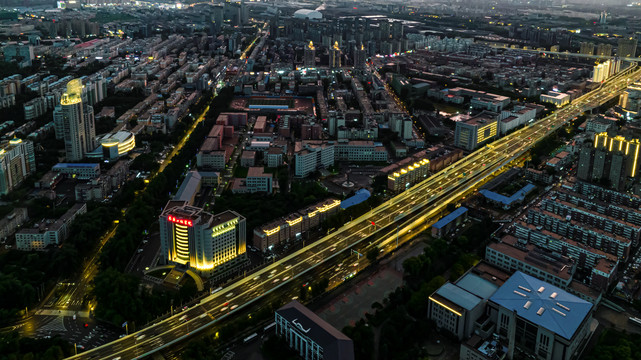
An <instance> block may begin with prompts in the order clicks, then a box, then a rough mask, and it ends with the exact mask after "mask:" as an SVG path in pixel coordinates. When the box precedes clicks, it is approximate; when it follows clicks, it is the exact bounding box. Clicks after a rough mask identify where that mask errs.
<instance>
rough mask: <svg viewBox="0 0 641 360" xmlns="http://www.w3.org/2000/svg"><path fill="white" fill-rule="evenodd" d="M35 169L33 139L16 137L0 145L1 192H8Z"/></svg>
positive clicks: (3, 193)
mask: <svg viewBox="0 0 641 360" xmlns="http://www.w3.org/2000/svg"><path fill="white" fill-rule="evenodd" d="M35 171H36V159H35V155H34V152H33V143H32V142H31V141H29V140H21V139H18V138H15V139H11V140H9V141H8V142H7V143H4V144H2V145H0V194H2V195H6V194H8V193H9V192H10V191H11V190H13V189H15V188H16V187H17V186H18V185H20V184H21V183H22V182H23V181H24V180H25V179H26V178H27V177H28V176H29V175H31V174H33V173H34V172H35Z"/></svg>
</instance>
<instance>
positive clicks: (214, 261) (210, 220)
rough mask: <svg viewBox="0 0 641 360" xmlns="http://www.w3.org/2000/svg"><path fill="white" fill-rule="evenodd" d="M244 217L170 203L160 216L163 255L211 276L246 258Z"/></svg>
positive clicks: (167, 259) (228, 212)
mask: <svg viewBox="0 0 641 360" xmlns="http://www.w3.org/2000/svg"><path fill="white" fill-rule="evenodd" d="M245 229H246V225H245V218H244V217H243V216H241V215H239V214H238V213H236V212H234V211H231V210H227V211H224V212H222V213H220V214H211V213H208V212H206V211H204V210H203V209H201V208H198V207H195V206H191V205H188V202H186V201H176V200H171V201H169V202H168V203H167V205H166V206H165V209H164V210H163V212H162V214H161V215H160V244H161V256H162V259H163V260H164V261H165V263H168V264H183V265H188V266H189V267H190V268H193V269H195V270H198V271H199V272H200V273H201V275H205V276H210V275H212V274H213V273H214V272H216V271H221V270H228V269H230V268H233V266H234V265H237V264H238V263H242V261H244V260H245V259H246V256H247V255H246V243H245V231H246V230H245Z"/></svg>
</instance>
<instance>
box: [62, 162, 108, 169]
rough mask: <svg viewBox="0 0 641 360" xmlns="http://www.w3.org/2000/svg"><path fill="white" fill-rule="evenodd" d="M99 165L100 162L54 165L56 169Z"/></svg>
mask: <svg viewBox="0 0 641 360" xmlns="http://www.w3.org/2000/svg"><path fill="white" fill-rule="evenodd" d="M99 166H100V164H96V163H57V164H56V165H54V166H53V167H54V169H55V168H58V169H61V168H95V167H99Z"/></svg>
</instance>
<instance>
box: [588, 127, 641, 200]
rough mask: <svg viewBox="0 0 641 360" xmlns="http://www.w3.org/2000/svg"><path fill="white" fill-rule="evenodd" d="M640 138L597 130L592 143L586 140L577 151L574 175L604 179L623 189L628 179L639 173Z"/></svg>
mask: <svg viewBox="0 0 641 360" xmlns="http://www.w3.org/2000/svg"><path fill="white" fill-rule="evenodd" d="M640 150H641V143H639V139H633V138H626V137H624V136H621V135H613V134H608V133H599V134H595V135H594V143H593V144H589V143H586V144H584V145H583V147H582V148H581V151H580V153H579V166H578V169H577V177H578V178H579V179H581V180H589V181H601V180H607V182H608V183H609V185H610V187H612V188H613V189H617V190H623V189H624V188H625V187H626V183H627V180H628V179H630V180H634V179H636V178H637V177H638V176H639V152H640Z"/></svg>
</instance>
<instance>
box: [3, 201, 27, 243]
mask: <svg viewBox="0 0 641 360" xmlns="http://www.w3.org/2000/svg"><path fill="white" fill-rule="evenodd" d="M27 220H29V214H27V208H14V209H13V210H11V212H10V213H9V214H8V215H6V216H5V217H4V218H2V220H0V239H2V240H6V239H7V238H8V237H9V236H11V235H13V233H14V232H15V231H16V229H17V228H19V227H20V226H22V224H24V223H25V222H26V221H27Z"/></svg>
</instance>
